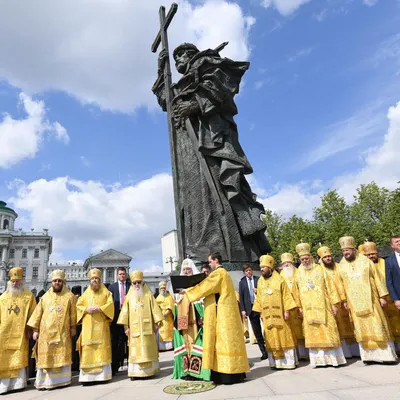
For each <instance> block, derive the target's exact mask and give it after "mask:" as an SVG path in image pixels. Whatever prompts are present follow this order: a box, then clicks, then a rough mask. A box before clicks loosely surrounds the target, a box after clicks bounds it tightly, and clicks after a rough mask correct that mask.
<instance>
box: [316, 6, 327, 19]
mask: <svg viewBox="0 0 400 400" xmlns="http://www.w3.org/2000/svg"><path fill="white" fill-rule="evenodd" d="M327 16H328V9H327V8H324V9H323V10H321V11H320V12H318V13H314V14H313V18H314V19H316V20H317V21H318V22H322V21H325V19H326V17H327Z"/></svg>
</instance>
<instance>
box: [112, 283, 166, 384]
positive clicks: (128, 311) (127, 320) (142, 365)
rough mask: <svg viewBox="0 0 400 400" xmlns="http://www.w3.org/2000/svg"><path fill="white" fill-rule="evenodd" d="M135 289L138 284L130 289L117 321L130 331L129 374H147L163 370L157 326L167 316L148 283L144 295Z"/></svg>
mask: <svg viewBox="0 0 400 400" xmlns="http://www.w3.org/2000/svg"><path fill="white" fill-rule="evenodd" d="M134 291H135V288H134V287H131V288H130V289H129V291H128V294H127V296H126V298H125V302H124V305H123V307H122V309H121V313H120V315H119V318H118V322H117V323H118V324H120V325H124V327H125V329H126V328H128V327H129V331H130V332H129V338H128V346H129V358H128V362H129V365H128V376H130V377H147V376H152V375H154V374H155V373H156V372H158V371H159V370H160V365H159V362H158V347H157V340H156V335H155V333H154V325H155V324H159V323H160V322H161V321H162V320H163V315H162V312H161V309H160V307H159V306H158V304H157V302H156V299H155V298H154V296H153V294H152V293H151V291H150V289H149V288H148V286H147V285H146V284H145V285H144V286H143V296H142V297H136V296H134Z"/></svg>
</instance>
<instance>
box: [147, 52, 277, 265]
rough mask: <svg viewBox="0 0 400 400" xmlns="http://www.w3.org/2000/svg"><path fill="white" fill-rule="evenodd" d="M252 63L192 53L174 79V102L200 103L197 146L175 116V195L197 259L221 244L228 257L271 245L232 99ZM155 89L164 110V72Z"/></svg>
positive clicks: (254, 254)
mask: <svg viewBox="0 0 400 400" xmlns="http://www.w3.org/2000/svg"><path fill="white" fill-rule="evenodd" d="M248 68H249V63H247V62H234V61H232V60H229V59H226V58H221V57H219V55H218V54H217V53H216V52H215V51H213V50H206V51H203V52H200V53H199V54H197V55H195V56H194V57H193V58H192V59H191V61H190V63H189V65H188V68H187V70H186V72H185V74H184V75H183V76H182V78H181V79H180V80H179V81H178V82H177V83H176V84H174V85H173V90H174V93H175V98H174V99H173V102H172V104H173V105H176V104H178V103H179V102H180V101H182V100H183V101H195V102H197V104H198V105H199V107H200V112H199V113H198V114H196V115H194V116H191V117H190V121H191V123H192V125H193V128H194V131H195V133H196V136H197V143H196V145H195V146H193V144H192V141H191V140H190V138H189V136H188V133H187V131H186V127H185V125H184V123H183V122H182V121H178V120H177V119H176V118H175V124H176V127H177V129H176V149H175V154H176V159H177V171H178V175H179V180H178V181H179V188H178V196H179V198H178V199H176V201H178V204H179V210H180V214H181V215H180V217H181V220H182V223H183V229H184V232H185V234H184V237H185V243H183V245H184V249H185V252H186V253H188V254H190V255H191V257H192V258H194V259H199V260H205V259H207V256H208V254H210V252H211V251H213V250H214V249H218V250H219V251H220V252H221V254H222V258H223V259H224V260H230V261H246V262H249V261H257V260H258V258H259V256H260V255H261V254H266V253H268V251H270V246H269V244H268V241H267V239H266V237H265V235H264V231H265V228H266V226H265V224H264V222H262V221H261V219H260V215H261V214H263V213H264V212H265V211H264V207H263V206H262V204H261V203H259V202H257V201H256V199H255V197H256V196H255V195H254V193H252V191H251V188H250V186H249V184H248V182H247V180H246V178H245V175H246V174H250V173H252V167H251V165H250V163H249V161H248V160H247V157H246V155H245V154H244V152H243V150H242V148H241V146H240V143H239V139H238V130H237V126H236V124H235V122H234V120H233V117H234V115H236V114H237V108H236V105H235V103H234V100H233V99H234V96H235V95H236V94H237V93H238V92H239V85H240V81H241V78H242V76H243V74H244V73H245V72H246V70H247V69H248ZM153 92H154V93H155V94H156V96H157V98H158V101H159V104H160V105H161V107H162V108H163V110H164V111H165V110H166V102H165V88H164V78H163V75H162V73H159V76H158V79H157V81H156V82H155V84H154V86H153ZM197 152H200V153H201V154H203V155H204V157H205V160H206V163H207V165H208V168H209V170H210V173H211V175H212V178H213V182H214V185H215V188H216V190H217V192H218V193H219V195H220V198H221V203H222V204H221V207H222V208H223V211H224V215H223V216H221V214H220V212H219V211H218V209H217V202H219V200H218V199H215V198H214V197H213V194H212V192H211V191H210V188H209V186H208V183H207V181H206V178H205V176H204V172H203V171H202V167H201V165H200V162H199V160H198V157H197V155H196V153H197Z"/></svg>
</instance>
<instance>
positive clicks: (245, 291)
mask: <svg viewBox="0 0 400 400" xmlns="http://www.w3.org/2000/svg"><path fill="white" fill-rule="evenodd" d="M253 282H254V288H256V287H257V282H258V276H255V275H253ZM239 297H240V311H246V313H247V315H250V313H251V309H252V308H253V306H252V304H251V299H250V291H249V285H248V283H247V277H246V276H244V277H243V278H242V279H241V280H240V282H239Z"/></svg>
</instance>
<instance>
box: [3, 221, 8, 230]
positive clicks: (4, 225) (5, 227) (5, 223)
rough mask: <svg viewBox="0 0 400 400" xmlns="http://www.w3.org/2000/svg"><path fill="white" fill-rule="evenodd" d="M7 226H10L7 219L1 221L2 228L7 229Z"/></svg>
mask: <svg viewBox="0 0 400 400" xmlns="http://www.w3.org/2000/svg"><path fill="white" fill-rule="evenodd" d="M9 226H10V222H9V221H8V219H5V220H4V222H3V229H8V227H9Z"/></svg>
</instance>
